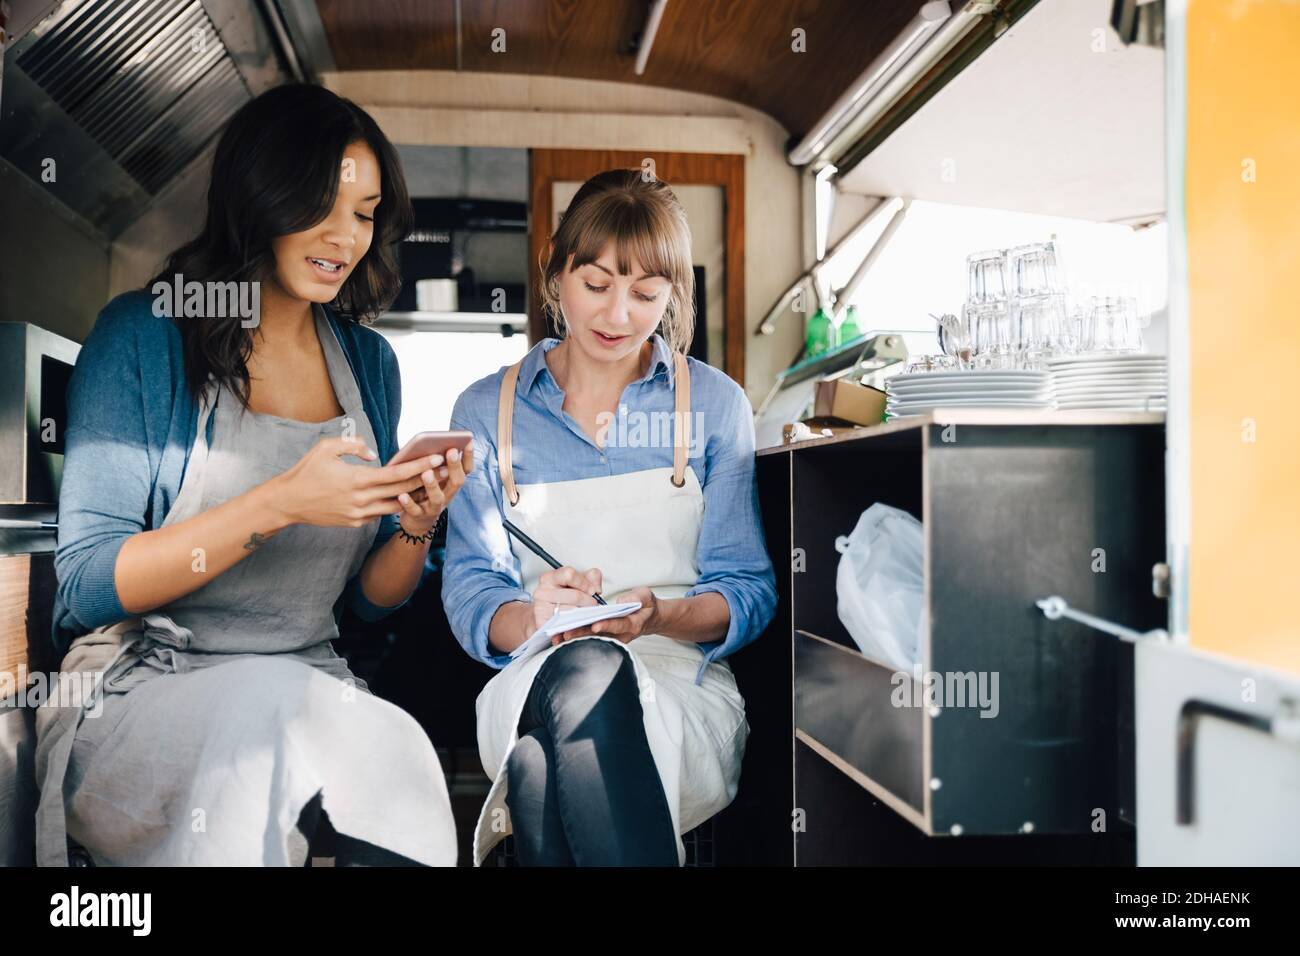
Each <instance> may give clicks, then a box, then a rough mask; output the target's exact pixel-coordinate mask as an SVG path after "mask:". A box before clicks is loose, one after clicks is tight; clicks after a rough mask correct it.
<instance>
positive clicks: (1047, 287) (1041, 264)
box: [1007, 242, 1065, 296]
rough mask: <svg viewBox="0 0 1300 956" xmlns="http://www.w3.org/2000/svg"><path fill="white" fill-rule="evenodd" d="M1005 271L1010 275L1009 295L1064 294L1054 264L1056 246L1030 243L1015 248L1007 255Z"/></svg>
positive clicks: (1048, 243)
mask: <svg viewBox="0 0 1300 956" xmlns="http://www.w3.org/2000/svg"><path fill="white" fill-rule="evenodd" d="M1007 270H1008V271H1009V272H1010V274H1011V294H1012V295H1013V296H1017V295H1020V296H1024V295H1049V294H1052V293H1058V292H1064V291H1065V290H1064V289H1063V288H1062V287H1061V279H1060V273H1059V270H1058V269H1057V264H1056V244H1055V243H1051V242H1031V243H1029V244H1028V245H1023V246H1016V247H1015V248H1014V249H1012V250H1010V251H1009V252H1008V253H1007Z"/></svg>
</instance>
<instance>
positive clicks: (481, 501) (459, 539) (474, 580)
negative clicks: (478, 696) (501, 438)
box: [442, 379, 532, 668]
mask: <svg viewBox="0 0 1300 956" xmlns="http://www.w3.org/2000/svg"><path fill="white" fill-rule="evenodd" d="M488 381H492V380H490V379H489V380H488ZM488 397H489V396H487V395H486V392H483V393H482V394H477V395H476V389H473V388H471V390H469V391H467V392H466V393H464V394H463V395H461V396H460V398H459V399H457V400H456V407H455V408H454V409H453V410H452V414H451V427H452V428H453V429H463V430H465V431H468V432H471V433H473V435H474V470H473V471H472V472H470V473H469V475H467V476H466V478H465V484H464V485H463V486H462V487H461V489H460V491H459V493H457V495H456V497H455V498H453V499H452V502H451V505H450V506H449V507H448V509H447V554H446V560H445V563H444V565H443V569H442V604H443V608H444V609H445V610H446V612H447V620H448V621H449V622H450V623H451V630H452V633H453V634H455V635H456V640H458V641H459V642H460V645H461V647H463V648H465V651H466V653H468V654H469V655H470V656H471V657H475V658H477V659H479V660H481V661H483V663H485V664H488V665H490V666H492V667H497V668H501V667H505V666H506V665H507V664H509V663H510V655H509V654H498V653H496V652H494V651H493V650H492V649H491V648H490V647H489V645H488V633H489V629H490V627H491V625H492V618H493V616H494V615H495V614H496V612H497V610H498V609H499V608H500V607H501V606H502V605H503V604H508V603H510V602H511V601H531V600H532V595H531V594H529V593H528V592H527V591H525V590H524V589H523V587H522V586H521V585H522V582H523V576H522V574H521V571H520V567H519V561H518V559H517V558H516V557H515V555H514V552H512V551H511V550H510V540H509V537H508V536H507V534H506V530H505V525H504V524H503V523H502V519H503V518H504V516H505V511H504V508H503V506H502V503H501V480H500V474H499V472H498V471H497V461H496V448H495V446H494V445H493V443H492V439H491V435H490V433H489V432H488V431H487V430H486V427H485V417H484V416H483V415H481V414H476V413H475V408H474V406H475V405H476V404H485V405H486V404H487V399H488ZM490 397H492V398H494V397H495V395H493V396H490ZM492 407H493V409H495V403H493V405H492Z"/></svg>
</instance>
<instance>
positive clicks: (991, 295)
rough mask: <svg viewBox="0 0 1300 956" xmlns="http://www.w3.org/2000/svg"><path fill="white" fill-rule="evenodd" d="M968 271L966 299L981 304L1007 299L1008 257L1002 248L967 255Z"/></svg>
mask: <svg viewBox="0 0 1300 956" xmlns="http://www.w3.org/2000/svg"><path fill="white" fill-rule="evenodd" d="M966 272H967V277H968V282H969V285H968V288H967V293H966V301H968V302H972V303H976V304H979V305H986V304H989V303H992V302H1005V301H1006V298H1007V259H1006V256H1005V255H1004V254H1003V253H1002V250H1000V249H994V250H991V251H988V252H976V253H973V254H971V255H969V256H967V257H966Z"/></svg>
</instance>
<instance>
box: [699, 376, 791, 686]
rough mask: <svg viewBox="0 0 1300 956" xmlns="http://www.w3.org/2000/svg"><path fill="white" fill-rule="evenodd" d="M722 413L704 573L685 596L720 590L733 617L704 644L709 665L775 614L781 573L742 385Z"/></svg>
mask: <svg viewBox="0 0 1300 956" xmlns="http://www.w3.org/2000/svg"><path fill="white" fill-rule="evenodd" d="M705 413H706V414H707V409H706V410H705ZM719 418H720V422H719V427H718V428H717V430H716V431H715V432H714V434H712V435H711V436H710V439H709V443H708V445H707V446H706V457H705V466H706V467H705V481H704V489H703V490H704V519H703V523H702V525H701V528H700V543H699V546H698V549H697V552H696V559H697V565H698V567H699V570H700V577H699V580H698V581H697V582H696V584H695V586H694V587H692V588H691V589H690V590H689V591H687V592H686V596H687V597H691V596H693V595H696V594H703V593H705V592H709V591H713V592H716V593H717V594H721V595H722V596H723V598H725V599H726V601H727V607H728V609H729V610H730V612H731V621H730V623H729V624H728V626H727V634H726V637H724V638H723V639H722V640H721V641H710V642H708V643H702V644H700V648H701V650H703V651H704V652H705V661H704V663H705V665H707V664H708V663H709V662H710V661H714V660H718V659H719V658H723V657H726V656H727V655H729V654H734V653H735V652H736V651H738V650H739V649H740V648H742V647H744V646H745V645H746V644H748V643H750V642H751V641H753V640H754V639H755V638H757V637H758V635H759V634H761V633H763V631H764V629H766V627H767V625H768V624H770V623H771V621H772V616H773V615H774V614H775V613H776V576H775V574H774V572H773V570H772V561H771V559H770V558H769V557H768V553H767V542H766V539H765V538H764V535H763V524H762V521H761V519H760V516H759V510H758V483H757V479H756V477H755V473H754V419H753V413H752V411H751V409H750V406H749V399H748V398H746V396H745V393H744V392H743V391H742V390H741V389H740V387H739V386H736V387H735V388H734V390H733V396H732V401H731V402H730V403H728V404H727V405H726V406H725V407H724V408H723V409H720V415H719ZM701 674H703V668H701Z"/></svg>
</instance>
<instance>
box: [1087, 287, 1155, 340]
mask: <svg viewBox="0 0 1300 956" xmlns="http://www.w3.org/2000/svg"><path fill="white" fill-rule="evenodd" d="M1083 347H1084V348H1085V349H1087V350H1088V351H1094V352H1140V351H1142V329H1141V328H1140V327H1139V326H1138V316H1137V300H1136V299H1134V298H1133V297H1132V296H1094V297H1093V298H1092V299H1091V300H1090V302H1089V305H1088V311H1087V317H1086V319H1085V321H1084V324H1083Z"/></svg>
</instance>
